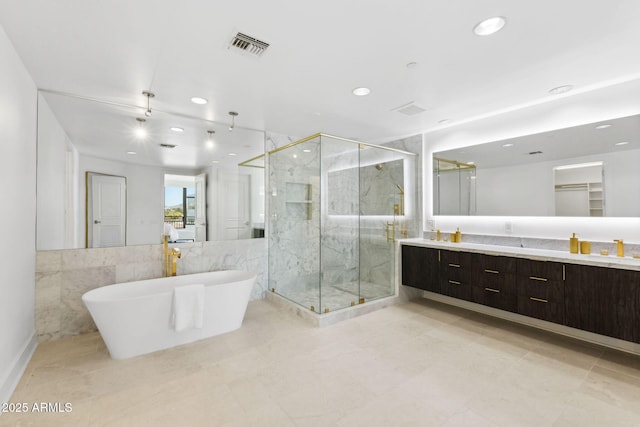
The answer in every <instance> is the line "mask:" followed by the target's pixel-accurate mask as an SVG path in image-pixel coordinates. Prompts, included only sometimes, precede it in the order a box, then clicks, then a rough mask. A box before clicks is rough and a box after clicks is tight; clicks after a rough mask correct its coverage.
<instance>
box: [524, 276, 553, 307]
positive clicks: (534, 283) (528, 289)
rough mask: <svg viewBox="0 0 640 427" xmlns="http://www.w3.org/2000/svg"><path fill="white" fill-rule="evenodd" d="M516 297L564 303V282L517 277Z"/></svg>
mask: <svg viewBox="0 0 640 427" xmlns="http://www.w3.org/2000/svg"><path fill="white" fill-rule="evenodd" d="M534 277H535V276H534ZM518 295H522V296H525V297H534V298H541V299H545V300H548V301H554V302H562V301H564V282H563V281H559V280H539V279H537V278H533V279H532V278H530V277H524V276H523V277H518Z"/></svg>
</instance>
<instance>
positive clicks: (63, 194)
mask: <svg viewBox="0 0 640 427" xmlns="http://www.w3.org/2000/svg"><path fill="white" fill-rule="evenodd" d="M68 151H70V152H72V153H73V152H74V151H75V149H74V148H73V146H72V144H71V142H70V141H69V137H68V136H67V134H66V133H65V131H64V129H62V126H60V124H59V123H58V120H57V119H56V117H55V115H54V114H53V112H52V111H51V108H49V105H48V104H47V101H46V100H45V98H44V97H42V96H40V95H39V96H38V203H37V241H36V247H37V248H38V250H50V249H61V248H65V249H70V248H74V247H81V246H78V245H72V246H70V245H68V244H67V243H66V241H65V239H66V236H67V230H66V227H67V221H66V209H67V203H66V202H67V198H68V197H74V196H77V192H75V193H74V192H70V191H68V190H69V189H68V188H67V182H66V173H65V171H66V169H67V166H66V163H67V152H68ZM71 204H73V203H71Z"/></svg>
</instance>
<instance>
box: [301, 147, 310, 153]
mask: <svg viewBox="0 0 640 427" xmlns="http://www.w3.org/2000/svg"><path fill="white" fill-rule="evenodd" d="M302 152H303V153H310V152H311V150H309V149H308V148H305V149H304V150H302Z"/></svg>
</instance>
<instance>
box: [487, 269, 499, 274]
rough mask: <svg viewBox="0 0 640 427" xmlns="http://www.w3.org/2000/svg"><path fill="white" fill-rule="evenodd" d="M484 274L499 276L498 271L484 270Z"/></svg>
mask: <svg viewBox="0 0 640 427" xmlns="http://www.w3.org/2000/svg"><path fill="white" fill-rule="evenodd" d="M484 272H485V273H493V274H500V272H499V271H498V270H484Z"/></svg>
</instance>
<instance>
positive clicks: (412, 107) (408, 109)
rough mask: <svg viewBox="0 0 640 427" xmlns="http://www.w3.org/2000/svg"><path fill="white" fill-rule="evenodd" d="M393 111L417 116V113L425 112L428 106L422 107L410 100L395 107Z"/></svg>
mask: <svg viewBox="0 0 640 427" xmlns="http://www.w3.org/2000/svg"><path fill="white" fill-rule="evenodd" d="M391 111H396V112H398V113H402V114H404V115H407V116H415V115H416V114H420V113H423V112H425V111H427V109H426V108H422V107H421V106H419V105H416V103H415V102H410V103H408V104H405V105H401V106H399V107H397V108H394V109H393V110H391Z"/></svg>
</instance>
